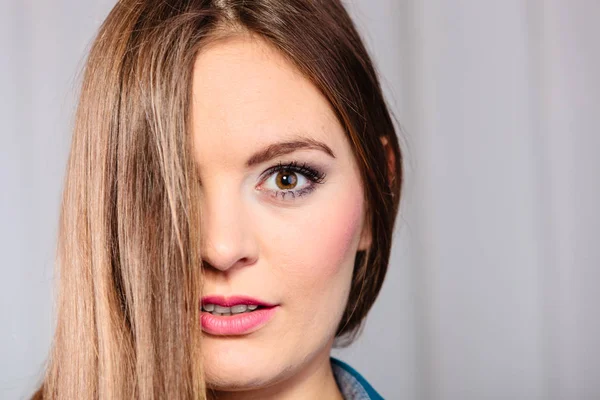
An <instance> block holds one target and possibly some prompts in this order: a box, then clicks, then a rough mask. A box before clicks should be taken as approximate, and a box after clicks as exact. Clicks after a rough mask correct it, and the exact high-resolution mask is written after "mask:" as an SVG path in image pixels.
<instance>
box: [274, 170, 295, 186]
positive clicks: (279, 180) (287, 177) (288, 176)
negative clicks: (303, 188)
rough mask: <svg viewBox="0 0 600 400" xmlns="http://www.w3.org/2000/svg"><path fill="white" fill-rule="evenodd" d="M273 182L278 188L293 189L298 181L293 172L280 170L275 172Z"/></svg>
mask: <svg viewBox="0 0 600 400" xmlns="http://www.w3.org/2000/svg"><path fill="white" fill-rule="evenodd" d="M275 182H276V184H277V187H278V188H279V189H293V188H295V187H296V184H297V183H298V177H297V176H296V173H295V172H291V171H286V170H282V171H279V172H278V173H277V176H276V177H275Z"/></svg>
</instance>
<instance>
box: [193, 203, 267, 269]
mask: <svg viewBox="0 0 600 400" xmlns="http://www.w3.org/2000/svg"><path fill="white" fill-rule="evenodd" d="M213 194H214V195H213V196H211V197H210V198H209V196H207V195H204V196H202V197H203V199H204V201H202V207H201V209H202V214H201V217H202V235H201V238H202V247H201V248H202V259H203V261H204V262H205V265H206V263H208V264H209V265H208V266H207V267H209V268H210V267H212V268H214V269H217V270H220V271H229V270H231V269H234V268H239V267H243V266H246V265H252V264H254V263H255V262H256V260H257V253H258V252H257V246H256V240H255V237H254V231H253V226H252V224H251V222H250V221H249V216H250V215H249V213H248V211H247V206H246V205H245V204H244V203H243V201H241V200H240V196H239V195H238V196H235V195H230V194H226V193H223V192H222V191H221V194H218V193H213Z"/></svg>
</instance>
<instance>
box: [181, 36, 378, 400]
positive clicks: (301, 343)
mask: <svg viewBox="0 0 600 400" xmlns="http://www.w3.org/2000/svg"><path fill="white" fill-rule="evenodd" d="M192 94H193V100H192V110H191V111H192V129H193V132H192V134H193V145H194V157H195V160H196V163H197V167H198V171H199V175H200V180H201V188H202V190H201V196H200V198H201V209H202V232H203V258H204V262H205V265H204V268H205V284H204V289H203V293H204V294H205V295H222V296H234V295H247V296H251V297H254V298H258V299H261V300H264V301H267V302H270V303H275V304H278V305H279V308H278V310H277V312H276V314H275V316H274V317H273V318H272V319H271V320H270V321H269V322H268V323H267V324H266V325H264V326H263V327H262V328H260V329H259V330H257V331H255V332H252V333H249V334H247V335H243V336H230V337H223V336H213V335H209V334H207V333H204V334H203V336H204V338H203V339H204V340H203V352H204V364H205V372H206V379H207V384H208V386H209V387H210V388H212V389H213V390H214V392H213V396H214V395H216V397H217V398H219V399H228V398H236V399H250V398H252V399H314V398H321V399H341V398H342V396H341V394H340V392H339V389H338V387H337V385H336V383H335V380H334V377H333V373H332V370H331V365H330V363H329V353H330V350H331V347H332V344H333V340H334V335H335V331H336V328H337V326H338V324H339V321H340V320H341V317H342V313H343V311H344V309H345V307H346V303H347V299H348V294H349V290H350V284H351V278H352V269H353V264H354V259H355V255H356V252H357V251H358V250H362V249H366V248H367V247H368V246H370V241H371V239H370V233H369V229H368V227H367V226H366V224H365V202H364V197H363V188H362V184H361V178H360V173H359V169H358V167H357V164H356V160H355V158H354V156H353V153H352V150H351V147H350V144H349V142H348V139H347V138H346V136H345V133H344V129H343V128H342V126H341V125H340V123H339V122H338V121H337V119H336V117H335V115H334V113H333V110H332V109H331V106H330V104H329V103H328V101H327V100H326V99H325V98H324V97H323V95H322V94H321V93H320V92H319V91H318V89H317V88H316V87H315V86H314V85H313V84H312V83H311V82H310V81H309V80H307V79H306V78H305V77H304V76H303V75H302V74H301V73H300V72H299V71H298V70H297V69H296V68H295V67H294V66H293V64H291V63H290V62H289V61H287V60H286V59H285V58H284V57H283V56H282V55H281V54H280V53H279V52H278V51H277V50H276V49H274V48H273V47H271V46H270V45H269V44H268V43H267V42H265V41H264V40H263V39H261V38H259V37H257V36H250V34H246V35H238V36H235V37H230V38H227V39H222V40H219V41H216V42H211V43H210V44H209V45H207V46H206V47H205V48H203V49H202V51H201V53H199V55H198V58H197V60H196V63H195V66H194V75H193V88H192ZM302 138H308V139H312V140H314V141H318V142H320V143H323V144H325V145H326V146H327V147H328V148H329V149H330V150H331V151H332V153H333V155H334V157H332V156H331V155H329V154H327V153H326V152H325V151H322V150H320V149H318V148H310V149H298V150H296V151H293V152H291V153H289V154H285V155H282V156H278V157H276V158H273V159H270V160H265V161H263V162H261V163H259V164H256V165H252V166H250V167H248V166H247V165H246V163H247V161H248V159H249V158H251V157H252V155H254V154H255V153H256V152H259V151H261V150H263V149H264V148H266V147H268V146H269V145H273V144H275V143H279V142H287V141H293V140H299V139H302ZM292 161H295V162H297V163H298V164H304V163H306V164H308V165H310V166H311V167H313V168H317V169H318V170H319V171H320V172H322V173H324V174H325V175H326V176H325V178H324V180H323V182H322V183H320V184H315V190H313V191H312V192H310V193H308V194H305V195H303V196H296V197H294V196H293V195H291V194H289V193H288V194H286V195H285V197H282V195H281V192H282V191H285V190H286V189H285V187H284V189H282V188H281V186H278V183H277V180H276V179H277V176H278V173H277V172H275V173H273V174H271V175H270V176H264V172H265V171H267V170H268V169H269V168H270V167H272V166H275V165H277V164H278V163H280V162H281V163H284V164H286V163H289V162H292ZM279 174H280V175H282V174H283V175H285V173H279ZM292 175H294V176H295V177H296V179H297V182H296V186H295V187H294V188H293V189H292V190H296V191H298V190H299V189H301V188H304V187H307V186H309V185H310V180H309V179H308V178H305V177H304V176H303V175H302V174H300V173H295V174H292ZM279 185H281V183H280V184H279ZM277 192H279V193H277Z"/></svg>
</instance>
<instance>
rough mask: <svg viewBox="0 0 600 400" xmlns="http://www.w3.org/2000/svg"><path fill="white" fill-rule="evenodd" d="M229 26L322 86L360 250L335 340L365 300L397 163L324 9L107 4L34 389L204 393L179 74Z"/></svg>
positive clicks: (316, 0)
mask: <svg viewBox="0 0 600 400" xmlns="http://www.w3.org/2000/svg"><path fill="white" fill-rule="evenodd" d="M241 31H245V32H250V33H253V34H257V35H259V36H261V37H263V38H264V39H266V40H267V41H268V42H269V43H271V44H272V45H273V46H275V48H277V49H278V50H280V51H281V52H282V54H283V55H284V56H286V57H287V58H288V59H289V60H291V61H292V62H293V63H294V65H296V66H297V67H298V69H299V70H300V71H301V72H302V73H303V74H304V75H305V76H306V77H307V78H308V79H309V80H311V81H312V82H313V84H314V85H315V86H316V87H317V88H318V89H319V90H320V91H321V92H322V93H323V95H324V96H325V97H326V98H327V99H328V100H329V102H330V103H331V106H332V109H333V110H334V112H335V114H336V115H337V117H338V119H339V121H340V123H341V124H342V126H343V127H344V128H345V131H346V134H347V136H348V139H349V141H350V144H351V146H352V148H353V151H354V153H355V156H356V159H357V162H358V165H359V167H360V169H361V171H362V180H363V183H364V191H365V199H366V203H367V207H366V209H367V215H368V217H367V221H368V223H369V226H370V228H371V229H370V230H371V234H372V243H373V245H372V246H371V248H370V249H369V250H367V251H364V252H363V251H360V252H358V253H357V257H356V263H355V270H354V278H353V281H352V287H351V291H350V296H349V299H348V304H347V307H346V310H345V312H344V315H343V318H342V320H341V321H340V325H339V328H338V331H337V336H338V338H346V339H348V340H351V339H352V338H353V337H354V335H355V333H356V332H357V330H358V328H359V327H360V325H361V322H362V320H363V319H364V317H365V316H366V314H367V312H368V310H369V309H370V308H371V306H372V304H373V302H374V301H375V298H376V297H377V295H378V293H379V290H380V288H381V285H382V283H383V279H384V276H385V273H386V269H387V264H388V260H389V254H390V248H391V244H392V232H393V228H394V223H395V218H396V213H397V210H398V205H399V200H400V189H401V184H402V168H401V165H402V162H401V161H402V157H401V153H400V149H399V146H398V140H397V137H396V134H395V129H394V124H393V122H392V119H391V117H390V113H389V111H388V109H387V106H386V104H385V101H384V98H383V96H382V92H381V88H380V84H379V81H378V78H377V74H376V72H375V70H374V68H373V65H372V63H371V60H370V58H369V56H368V54H367V51H366V50H365V48H364V46H363V44H362V42H361V40H360V37H359V35H358V33H357V31H356V29H355V27H354V25H353V23H352V21H351V19H350V17H349V16H348V14H347V13H346V11H345V10H344V8H343V6H342V4H341V3H340V1H339V0H145V1H140V0H122V1H119V2H118V3H117V5H116V6H115V7H114V8H113V10H112V11H111V13H110V14H109V16H108V17H107V19H106V20H105V22H104V23H103V25H102V27H101V29H100V31H99V33H98V36H97V38H96V39H95V41H94V44H93V46H92V49H91V52H90V55H89V58H88V60H87V64H86V68H85V73H84V78H83V84H82V91H81V95H80V100H79V105H78V109H77V114H76V119H75V127H74V135H73V140H72V147H71V152H70V157H69V162H68V167H67V176H66V183H65V188H64V194H63V202H62V208H61V216H60V232H59V242H58V243H59V247H58V257H57V258H58V259H57V263H58V267H59V275H60V286H59V295H58V316H57V326H56V332H55V337H54V341H53V347H52V352H51V356H50V359H49V363H48V367H47V372H46V376H45V379H44V382H43V384H42V386H41V388H40V389H39V391H38V393H37V394H36V396H43V397H44V398H47V399H50V398H61V399H62V398H69V399H70V398H81V399H88V398H97V397H100V398H115V399H117V398H132V397H135V398H144V399H152V398H169V399H178V398H185V399H188V398H205V386H204V380H203V373H202V371H203V370H202V365H201V354H200V337H201V332H200V328H199V326H198V325H199V324H198V320H199V307H198V304H199V303H198V301H199V298H200V291H201V283H202V282H201V280H202V276H201V269H200V268H199V267H198V266H199V265H201V263H202V258H201V254H200V251H199V247H200V246H199V238H200V232H199V230H198V227H199V226H200V224H199V222H200V217H201V216H200V210H199V209H198V206H197V204H198V202H197V201H195V194H196V193H197V191H198V190H199V188H198V187H197V181H198V180H197V179H196V176H195V174H196V171H195V167H194V161H193V157H192V155H191V152H190V148H191V143H190V138H189V136H188V134H187V133H188V132H189V129H188V126H189V124H188V119H189V114H190V113H189V103H190V101H189V99H190V96H191V76H192V68H193V64H194V61H195V57H196V55H197V53H198V50H199V48H200V46H202V45H203V44H205V43H206V41H207V40H216V39H217V38H218V37H222V36H224V35H225V36H226V35H235V34H236V33H238V32H241ZM382 138H385V139H383V140H384V141H387V146H386V148H384V146H382V142H381V140H382ZM386 149H387V151H388V152H390V153H391V154H392V157H391V158H386ZM390 160H391V161H390ZM388 161H390V162H391V163H390V165H388Z"/></svg>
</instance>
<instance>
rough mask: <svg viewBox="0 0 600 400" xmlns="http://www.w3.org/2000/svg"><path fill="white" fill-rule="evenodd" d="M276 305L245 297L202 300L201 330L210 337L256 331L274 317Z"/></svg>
mask: <svg viewBox="0 0 600 400" xmlns="http://www.w3.org/2000/svg"><path fill="white" fill-rule="evenodd" d="M277 309H278V305H276V304H271V303H268V302H265V301H262V300H258V299H254V298H252V297H247V296H232V297H223V296H205V297H203V298H202V315H201V322H202V330H203V331H204V332H206V333H208V334H211V335H217V336H236V335H245V334H249V333H252V332H255V331H257V330H258V329H260V328H261V327H263V326H264V325H265V324H266V323H268V322H269V321H270V320H271V318H273V316H274V315H275V313H276V311H277Z"/></svg>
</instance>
